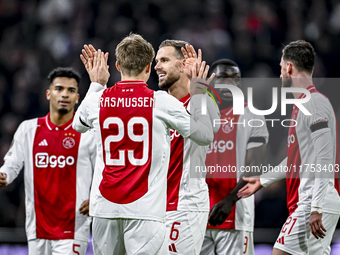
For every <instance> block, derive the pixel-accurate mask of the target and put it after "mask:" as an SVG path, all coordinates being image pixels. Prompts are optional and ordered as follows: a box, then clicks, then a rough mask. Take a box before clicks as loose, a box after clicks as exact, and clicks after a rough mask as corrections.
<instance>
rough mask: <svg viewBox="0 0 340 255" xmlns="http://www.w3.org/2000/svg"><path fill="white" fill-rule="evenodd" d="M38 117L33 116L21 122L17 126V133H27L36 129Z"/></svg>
mask: <svg viewBox="0 0 340 255" xmlns="http://www.w3.org/2000/svg"><path fill="white" fill-rule="evenodd" d="M38 119H39V118H33V119H29V120H24V121H23V122H21V123H20V124H19V126H18V128H17V131H16V135H25V134H27V133H28V132H31V131H32V130H35V129H36V128H37V126H38Z"/></svg>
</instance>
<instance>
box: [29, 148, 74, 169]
mask: <svg viewBox="0 0 340 255" xmlns="http://www.w3.org/2000/svg"><path fill="white" fill-rule="evenodd" d="M74 161H75V160H74V158H73V157H72V156H68V157H65V156H63V155H60V156H58V157H57V156H55V155H52V156H49V155H48V153H46V152H39V153H37V154H35V166H36V167H38V168H44V167H49V166H50V167H52V168H55V167H56V166H58V167H59V168H64V167H65V166H66V165H69V166H72V165H73V164H74Z"/></svg>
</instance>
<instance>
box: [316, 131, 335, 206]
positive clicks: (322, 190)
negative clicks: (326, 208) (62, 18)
mask: <svg viewBox="0 0 340 255" xmlns="http://www.w3.org/2000/svg"><path fill="white" fill-rule="evenodd" d="M312 140H313V144H314V150H315V154H316V164H315V166H316V167H317V168H319V169H321V171H315V183H314V187H313V197H312V204H311V206H312V211H313V210H314V208H315V207H317V208H322V204H323V200H324V198H325V196H326V192H327V186H328V184H329V182H330V181H331V179H332V178H334V176H333V173H332V172H331V171H330V170H331V169H333V168H331V167H330V165H332V164H334V162H333V157H332V155H333V148H332V136H331V132H330V129H321V130H318V131H315V132H313V133H312Z"/></svg>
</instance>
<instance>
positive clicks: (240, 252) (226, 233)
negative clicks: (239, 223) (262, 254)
mask: <svg viewBox="0 0 340 255" xmlns="http://www.w3.org/2000/svg"><path fill="white" fill-rule="evenodd" d="M222 254H223V255H225V254H232V255H244V254H245V255H254V240H253V232H250V231H244V230H235V229H207V231H206V232H205V237H204V242H203V245H202V250H201V255H222Z"/></svg>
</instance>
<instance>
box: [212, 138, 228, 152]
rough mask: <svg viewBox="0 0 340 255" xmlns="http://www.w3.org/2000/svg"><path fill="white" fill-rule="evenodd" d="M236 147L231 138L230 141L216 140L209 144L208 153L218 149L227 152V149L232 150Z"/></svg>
mask: <svg viewBox="0 0 340 255" xmlns="http://www.w3.org/2000/svg"><path fill="white" fill-rule="evenodd" d="M232 149H234V142H233V141H231V140H229V141H223V140H221V141H214V142H212V143H211V144H209V146H208V150H207V153H212V152H214V153H216V152H217V151H218V152H220V153H223V152H225V151H226V150H232Z"/></svg>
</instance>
